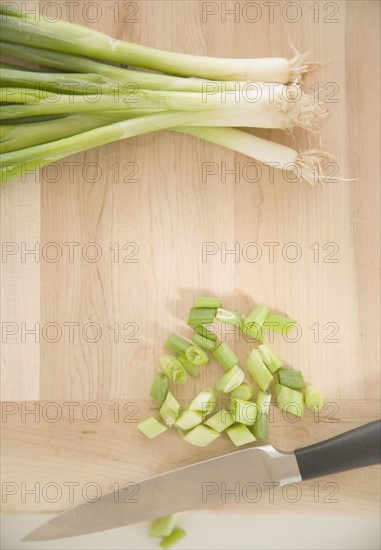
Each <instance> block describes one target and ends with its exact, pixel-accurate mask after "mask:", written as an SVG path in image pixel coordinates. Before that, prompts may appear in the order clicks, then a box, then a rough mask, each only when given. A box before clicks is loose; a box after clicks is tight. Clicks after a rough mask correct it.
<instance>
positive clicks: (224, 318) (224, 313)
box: [216, 308, 242, 328]
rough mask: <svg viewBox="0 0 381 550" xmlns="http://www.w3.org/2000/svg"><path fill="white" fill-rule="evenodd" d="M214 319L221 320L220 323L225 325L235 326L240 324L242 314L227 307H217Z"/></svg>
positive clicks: (237, 326)
mask: <svg viewBox="0 0 381 550" xmlns="http://www.w3.org/2000/svg"><path fill="white" fill-rule="evenodd" d="M216 319H217V320H218V321H221V323H226V324H227V325H233V326H235V327H236V328H239V327H240V326H241V321H242V314H241V313H239V312H238V311H229V310H228V309H221V308H218V309H217V313H216Z"/></svg>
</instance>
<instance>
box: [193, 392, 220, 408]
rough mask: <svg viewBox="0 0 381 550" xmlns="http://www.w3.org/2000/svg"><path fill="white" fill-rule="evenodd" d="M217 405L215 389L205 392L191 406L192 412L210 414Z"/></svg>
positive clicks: (197, 396)
mask: <svg viewBox="0 0 381 550" xmlns="http://www.w3.org/2000/svg"><path fill="white" fill-rule="evenodd" d="M216 405H217V396H216V393H215V391H214V390H213V389H208V390H203V391H201V392H200V393H199V394H198V395H196V397H195V398H194V399H193V401H192V403H191V404H190V405H189V409H190V410H191V411H201V412H203V413H205V414H210V413H212V412H213V411H214V409H215V408H216Z"/></svg>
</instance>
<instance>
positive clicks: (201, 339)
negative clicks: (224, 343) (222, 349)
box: [192, 334, 216, 351]
mask: <svg viewBox="0 0 381 550" xmlns="http://www.w3.org/2000/svg"><path fill="white" fill-rule="evenodd" d="M192 342H194V343H195V344H196V345H198V346H201V347H202V348H205V349H206V350H208V351H213V350H214V348H215V347H216V344H215V342H213V340H209V338H206V337H205V336H201V334H194V335H193V336H192Z"/></svg>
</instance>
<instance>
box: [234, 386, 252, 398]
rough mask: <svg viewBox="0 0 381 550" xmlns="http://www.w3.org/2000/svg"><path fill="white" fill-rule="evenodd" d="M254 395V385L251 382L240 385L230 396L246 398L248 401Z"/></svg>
mask: <svg viewBox="0 0 381 550" xmlns="http://www.w3.org/2000/svg"><path fill="white" fill-rule="evenodd" d="M253 396H254V388H253V386H250V384H241V385H240V386H238V388H235V389H234V390H233V391H232V392H231V394H230V397H231V398H232V399H246V401H250V399H252V398H253Z"/></svg>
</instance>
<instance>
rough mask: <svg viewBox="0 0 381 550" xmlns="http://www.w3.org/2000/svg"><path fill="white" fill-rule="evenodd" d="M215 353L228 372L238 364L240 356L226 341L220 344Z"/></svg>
mask: <svg viewBox="0 0 381 550" xmlns="http://www.w3.org/2000/svg"><path fill="white" fill-rule="evenodd" d="M213 355H214V357H215V358H216V360H217V362H218V363H219V364H220V365H221V367H222V368H223V369H224V370H225V371H226V372H227V371H229V370H230V369H232V368H233V367H235V366H236V365H238V362H239V361H238V357H237V356H236V354H235V353H234V351H233V350H232V349H231V348H230V347H229V346H228V344H227V343H226V342H222V343H221V344H219V346H217V347H216V349H215V350H214V352H213Z"/></svg>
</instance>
